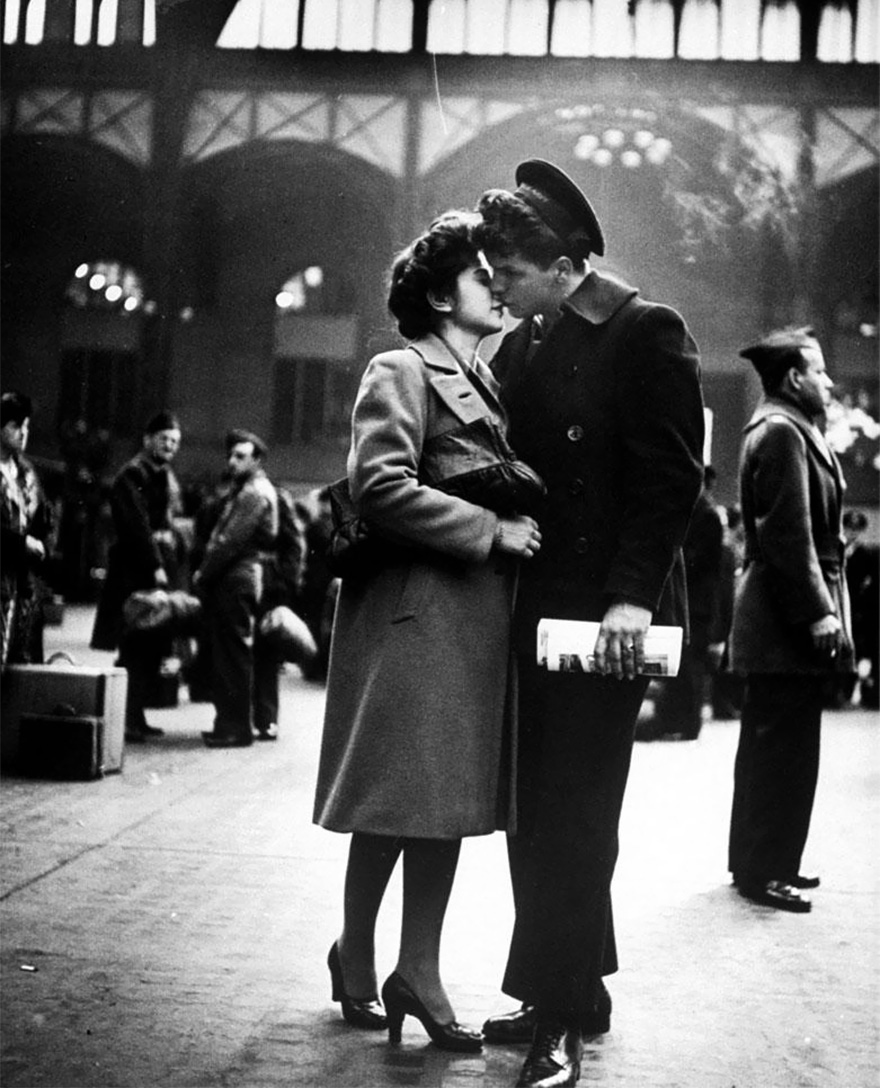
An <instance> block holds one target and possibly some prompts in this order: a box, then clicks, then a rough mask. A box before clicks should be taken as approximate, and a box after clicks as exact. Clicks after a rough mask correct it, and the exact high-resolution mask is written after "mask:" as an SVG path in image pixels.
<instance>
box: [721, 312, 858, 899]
mask: <svg viewBox="0 0 880 1088" xmlns="http://www.w3.org/2000/svg"><path fill="white" fill-rule="evenodd" d="M740 354H741V355H742V356H743V357H744V358H746V359H748V360H749V361H750V362H751V363H752V364H753V365H754V367H755V369H756V370H757V371H758V374H759V375H760V377H761V384H762V386H763V388H764V398H763V400H762V402H761V403H760V404H759V405H758V408H757V409H756V411H755V414H754V415H753V416H752V418H751V420H750V421H749V424H748V426H747V427H746V429H745V440H744V443H743V450H742V458H741V463H740V492H741V498H742V513H743V528H744V530H745V563H744V573H743V576H742V580H741V582H740V586H739V589H738V591H737V597H736V603H735V605H734V613H733V629H732V631H731V641H730V654H731V665H732V667H733V668H734V669H735V670H736V671H737V672H740V673H744V674H745V676H746V688H745V697H744V701H743V708H742V719H741V724H740V740H739V749H738V751H737V756H736V763H735V768H734V795H733V811H732V815H731V826H730V850H729V859H728V864H729V867H730V871H731V873H732V874H733V882H734V884H735V885H736V886H737V888H738V889H739V891H740V893H741V894H742V895H744V896H745V897H746V898H748V899H751V900H754V901H755V902H758V903H763V904H766V905H767V906H772V907H776V908H778V909H780V910H788V911H795V912H799V913H806V912H807V911H809V910H810V908H811V904H810V901H809V899H808V898H807V897H806V896H804V895H803V894H802V892H803V889H805V888H812V887H816V886H817V885H818V883H819V878H818V877H816V876H809V875H805V874H804V873H802V872H801V854H802V852H803V849H804V845H805V843H806V840H807V834H808V831H809V826H810V816H811V813H812V808H813V796H814V793H815V789H816V781H817V778H818V772H819V734H820V728H821V718H822V704H823V686H824V684H825V683H826V682H827V680H828V678H829V677H830V676H832V675H834V674H835V673H838V674H839V673H850V672H851V671H852V668H853V650H852V641H851V638H850V634H849V602H848V599H847V589H846V579H845V578H844V572H843V566H844V539H843V531H842V524H841V512H842V506H843V494H844V488H845V483H844V480H843V475H842V473H841V470H840V464H839V463H838V460H837V458H836V456H835V455H834V453H833V452H832V450H831V449H830V448H829V446H828V444H827V443H826V441H825V439H824V437H823V434H822V430H821V424H822V422H823V420H824V414H825V409H826V407H827V405H828V402H829V400H830V391H831V389H832V387H833V382H832V381H831V378H830V377H829V375H828V373H827V371H826V369H825V360H824V357H823V355H822V349H821V347H820V345H819V342H818V340H817V339H816V336H815V333H814V332H813V330H812V329H809V328H787V329H781V330H779V331H777V332H773V333H771V334H770V335H769V336H766V337H765V338H764V339H762V340H761V341H759V342H758V343H756V344H754V345H752V346H751V347H748V348H745V349H744V350H743V351H741V352H740Z"/></svg>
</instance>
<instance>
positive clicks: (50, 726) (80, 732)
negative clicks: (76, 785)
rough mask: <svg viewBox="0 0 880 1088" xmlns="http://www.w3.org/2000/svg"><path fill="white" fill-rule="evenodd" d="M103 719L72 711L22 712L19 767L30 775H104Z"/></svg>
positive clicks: (77, 777)
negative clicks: (69, 712)
mask: <svg viewBox="0 0 880 1088" xmlns="http://www.w3.org/2000/svg"><path fill="white" fill-rule="evenodd" d="M103 753H104V722H103V721H102V720H101V719H100V718H84V717H76V716H75V715H72V714H22V716H21V718H20V720H19V746H18V771H19V773H20V774H23V775H28V776H29V777H31V778H57V779H62V780H64V781H77V780H80V779H82V780H84V781H89V780H90V779H93V778H103V777H104V758H103Z"/></svg>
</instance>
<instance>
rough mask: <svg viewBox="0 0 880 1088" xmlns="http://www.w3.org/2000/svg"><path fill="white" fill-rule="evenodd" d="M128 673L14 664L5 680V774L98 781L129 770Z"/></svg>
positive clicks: (1, 724)
mask: <svg viewBox="0 0 880 1088" xmlns="http://www.w3.org/2000/svg"><path fill="white" fill-rule="evenodd" d="M127 690H128V674H127V672H126V671H125V669H122V668H95V667H90V666H86V665H76V664H74V663H73V662H72V661H71V660H70V659H69V658H68V657H67V655H59V657H58V659H53V660H51V661H50V662H49V663H48V664H46V665H8V666H7V667H6V668H5V669H4V670H3V678H2V683H0V758H2V761H3V767H4V770H7V771H14V772H15V773H18V774H23V775H28V776H33V777H36V778H57V779H73V780H76V779H85V780H88V779H94V778H101V777H103V776H104V775H105V774H111V773H114V772H117V771H121V770H122V761H123V754H124V745H125V699H126V694H127Z"/></svg>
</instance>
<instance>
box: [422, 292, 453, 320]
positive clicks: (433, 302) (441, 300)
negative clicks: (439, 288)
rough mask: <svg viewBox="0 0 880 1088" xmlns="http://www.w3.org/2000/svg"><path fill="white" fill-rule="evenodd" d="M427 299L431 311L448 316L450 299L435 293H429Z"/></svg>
mask: <svg viewBox="0 0 880 1088" xmlns="http://www.w3.org/2000/svg"><path fill="white" fill-rule="evenodd" d="M427 299H428V305H429V306H430V307H431V309H433V310H437V312H438V313H442V314H448V313H449V312H450V311H451V309H452V299H450V298H448V297H447V296H446V295H438V294H437V292H436V291H429V292H428V294H427Z"/></svg>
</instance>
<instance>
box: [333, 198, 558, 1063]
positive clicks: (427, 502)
mask: <svg viewBox="0 0 880 1088" xmlns="http://www.w3.org/2000/svg"><path fill="white" fill-rule="evenodd" d="M473 218H474V217H473V216H472V215H469V214H461V215H453V214H449V215H446V216H443V217H441V218H440V219H439V220H438V221H436V222H435V223H434V224H432V226H431V227H430V228H429V229H428V230H427V231H426V232H425V234H424V235H422V236H421V237H420V238H419V239H417V240H416V241H415V242H414V243H412V245H411V246H410V247H408V248H407V249H406V250H405V251H404V252H403V253H402V254H401V255H400V257H399V258H398V259H397V261H396V262H395V265H394V268H393V272H392V283H391V289H390V296H389V308H390V309H391V311H392V313H393V314H394V315H395V317H396V318H397V320H398V327H399V329H400V332H401V334H402V335H403V336H404V337H407V338H409V339H411V342H410V343H409V344H408V346H406V347H404V348H401V349H399V350H395V351H389V352H385V353H383V354H381V355H377V356H376V357H375V358H373V359H372V360H371V362H370V364H369V366H368V367H367V369H366V372H365V374H364V376H363V379H362V381H361V385H360V390H359V392H358V396H357V400H356V403H355V408H354V413H353V419H352V444H351V450H350V453H349V457H348V480H349V484H350V488H351V495H352V498H353V500H354V502H355V504H356V506H357V508H358V510H359V511H360V513H361V515H362V516H363V517H364V518H366V519H367V521H368V523H369V524H370V526H371V531H374V532H379V533H381V535H382V537H383V538H384V539H385V540H387V541H388V552H387V560H386V561H385V562H383V563H381V564H380V565H379V567H378V568H377V569H370V570H365V571H364V572H363V573H362V574H361V575H360V576H356V575H346V576H344V577H343V580H342V587H341V591H340V596H339V601H338V606H337V611H336V616H335V622H334V629H333V638H332V646H331V654H330V668H329V673H328V683H327V702H326V712H325V720H324V735H323V742H322V747H321V758H320V767H319V772H318V783H317V793H316V799H315V821H316V822H317V823H318V824H320V825H321V826H323V827H326V828H329V829H330V830H333V831H340V832H353V834H352V840H351V846H350V851H349V861H348V868H347V873H346V884H345V911H344V915H345V922H344V928H343V932H342V934H341V936H340V938H339V940H338V941H337V942H336V943H335V944H334V945H333V947H332V949H331V951H330V957H329V960H328V963H329V966H330V970H331V973H332V977H333V995H334V999H335V1000H338V1001H341V1002H342V1011H343V1015H344V1016H345V1019H346V1020H347V1021H348V1022H349V1023H350V1024H352V1025H354V1026H357V1027H363V1028H382V1027H385V1026H386V1025H387V1026H388V1028H389V1031H390V1034H391V1037H392V1039H395V1038H399V1031H400V1022H401V1020H402V1019H403V1016H404V1015H405V1014H409V1015H413V1016H415V1017H417V1018H418V1019H420V1020H421V1021H422V1023H423V1025H424V1026H425V1028H426V1029H427V1030H428V1032H429V1034H430V1035H431V1038H432V1039H433V1041H434V1042H435V1044H437V1045H439V1046H441V1047H444V1048H447V1049H452V1050H465V1051H467V1050H478V1049H479V1048H480V1036H479V1034H478V1033H475V1032H471V1031H469V1030H467V1029H466V1028H463V1027H461V1026H460V1025H459V1024H458V1023H457V1022H456V1021H455V1018H454V1012H453V1009H452V1006H451V1005H450V1003H449V999H448V997H447V996H446V993H445V990H444V988H443V985H442V982H441V979H440V974H439V961H438V957H439V942H440V930H441V926H442V922H443V915H444V912H445V908H446V903H447V900H448V896H449V892H450V889H451V884H452V879H453V875H454V873H455V868H456V864H457V859H458V853H459V848H460V844H461V839H462V837H463V836H466V835H485V834H489V833H490V832H492V831H493V830H495V829H496V828H498V827H506V826H507V821H508V803H509V797H508V790H507V782H506V781H505V768H506V766H507V765H508V761H509V755H508V752H507V749H508V747H509V744H510V737H509V734H508V733H507V718H506V716H505V702H506V694H507V678H508V649H509V627H510V613H511V603H512V599H513V591H514V583H515V578H516V560H517V559H518V558H522V557H526V556H530V555H532V554H533V553H534V552H535V551H536V550H537V548H538V546H539V542H540V534H539V532H538V529H537V525H536V523H535V521H534V520H533V519H532V518H531V517H528V516H526V515H524V514H516V513H515V512H506V513H498V512H496V511H494V510H493V509H490V508H488V507H487V506H484V505H480V504H478V503H477V502H476V501H468V500H466V499H464V498H461V497H458V496H455V495H452V494H450V493H448V492H447V491H446V490H443V489H442V486H441V485H442V484H443V481H445V480H447V479H449V478H450V477H452V476H454V475H456V474H459V473H461V472H462V470H463V468H466V467H468V466H475V465H478V464H480V463H481V462H485V455H486V453H487V452H489V453H491V450H490V451H487V450H486V449H485V448H484V445H483V444H482V442H483V441H484V440H483V439H481V436H484V435H486V434H487V433H490V432H492V430H493V429H495V428H497V429H499V430H501V431H502V432H503V430H504V429H505V428H506V420H505V416H504V412H503V409H502V407H501V404H500V402H499V400H498V387H497V384H496V382H495V380H494V378H493V377H492V374H491V372H490V371H489V369H488V367H486V366H485V365H484V364H483V363H482V362H481V361H480V359H479V357H478V356H477V354H476V352H477V347H478V345H479V342H480V340H481V339H482V338H483V337H484V336H486V335H488V334H490V333H493V332H497V331H499V330H500V329H501V326H502V318H501V309H500V306H499V305H498V304H497V303H496V302H495V301H494V300H493V298H492V296H491V293H490V290H489V273H488V271H487V269H486V268H485V267H484V266H483V265H481V264H480V262H479V260H478V252H477V249H476V247H475V245H474V243H473V241H472V238H471V234H472V227H473ZM401 852H402V853H403V870H404V892H403V925H402V932H401V945H400V954H399V958H398V962H397V968H396V970H395V971H394V973H393V974H392V975H391V976H390V977H389V979H388V980H387V981H386V983H385V985H384V987H383V989H382V997H383V1000H384V1003H385V1009H386V1012H387V1019H386V1014H385V1013H383V1011H382V1007H381V1005H380V1003H379V1002H378V1000H377V987H376V975H375V966H374V948H373V933H374V927H375V919H376V914H377V912H378V909H379V905H380V903H381V900H382V895H383V893H384V891H385V887H386V885H387V882H388V879H389V877H390V875H391V871H392V869H393V868H394V865H395V863H396V860H397V858H398V856H399V855H400V854H401Z"/></svg>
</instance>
